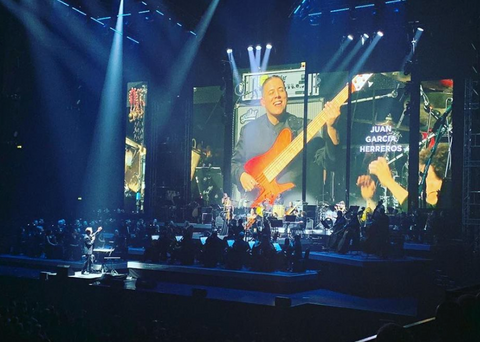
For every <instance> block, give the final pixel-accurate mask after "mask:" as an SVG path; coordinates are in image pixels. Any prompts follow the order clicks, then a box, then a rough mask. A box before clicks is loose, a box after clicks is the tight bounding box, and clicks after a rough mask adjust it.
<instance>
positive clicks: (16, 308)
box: [0, 293, 480, 342]
mask: <svg viewBox="0 0 480 342" xmlns="http://www.w3.org/2000/svg"><path fill="white" fill-rule="evenodd" d="M102 316H105V313H102V312H99V311H98V310H97V309H95V308H92V306H91V303H88V301H87V302H83V304H81V307H69V308H68V309H65V308H63V307H61V306H55V305H54V304H52V303H49V302H38V301H33V302H27V301H26V300H10V302H9V303H8V304H4V305H3V306H0V331H1V332H2V341H16V342H17V341H18V342H21V341H38V342H53V341H67V340H68V341H72V342H77V341H78V342H83V341H104V342H108V341H271V340H272V337H275V339H274V340H278V341H305V340H308V341H314V340H316V341H321V340H328V341H333V340H336V339H335V338H334V336H326V335H325V334H324V333H321V332H318V333H315V336H312V335H309V334H308V333H306V332H302V331H299V330H298V329H297V330H296V329H294V327H290V328H288V329H287V331H288V332H289V333H288V334H285V335H281V336H279V331H281V330H279V331H277V332H276V333H277V334H276V335H274V334H273V333H275V331H272V330H271V329H267V328H266V329H264V330H262V329H258V327H257V328H254V327H250V328H249V329H243V328H242V327H241V325H236V327H237V328H235V327H232V328H231V329H225V328H222V327H221V326H218V325H216V324H212V322H211V321H209V320H208V319H202V317H197V319H195V320H193V321H188V323H187V322H186V321H182V320H178V319H175V318H174V317H170V316H169V315H168V311H164V312H163V313H162V312H149V313H148V315H147V316H146V317H141V316H138V315H129V316H127V315H122V314H120V313H117V314H115V315H113V316H109V315H107V317H103V318H102ZM479 321H480V293H477V294H476V295H475V294H474V293H473V294H463V295H460V296H458V297H456V298H451V299H450V300H446V301H444V302H442V303H441V304H440V305H438V306H437V309H436V312H435V321H433V323H432V324H431V325H430V327H429V328H427V329H423V330H418V327H417V329H410V328H408V329H407V328H404V327H402V326H401V325H398V324H395V323H387V324H384V325H383V326H381V327H380V329H379V330H378V332H377V336H376V341H378V342H451V341H455V342H474V341H478V340H479V338H480V325H479V324H478V322H479ZM354 324H355V322H350V324H349V325H350V326H352V325H354Z"/></svg>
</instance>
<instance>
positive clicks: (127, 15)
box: [117, 13, 132, 17]
mask: <svg viewBox="0 0 480 342" xmlns="http://www.w3.org/2000/svg"><path fill="white" fill-rule="evenodd" d="M131 15H132V13H124V14H122V17H129V16H131ZM117 17H118V16H117Z"/></svg>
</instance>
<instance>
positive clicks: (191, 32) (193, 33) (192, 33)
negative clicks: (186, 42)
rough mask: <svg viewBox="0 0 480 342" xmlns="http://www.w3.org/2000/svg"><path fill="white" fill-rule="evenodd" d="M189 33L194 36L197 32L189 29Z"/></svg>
mask: <svg viewBox="0 0 480 342" xmlns="http://www.w3.org/2000/svg"><path fill="white" fill-rule="evenodd" d="M189 33H190V34H191V35H194V36H196V35H197V34H196V33H195V32H193V31H189Z"/></svg>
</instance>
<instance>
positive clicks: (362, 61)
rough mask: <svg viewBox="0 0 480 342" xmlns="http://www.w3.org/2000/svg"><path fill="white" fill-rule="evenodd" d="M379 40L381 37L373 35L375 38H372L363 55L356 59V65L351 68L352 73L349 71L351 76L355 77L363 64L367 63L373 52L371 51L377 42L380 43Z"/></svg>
mask: <svg viewBox="0 0 480 342" xmlns="http://www.w3.org/2000/svg"><path fill="white" fill-rule="evenodd" d="M380 39H382V36H380V35H378V34H377V35H375V37H374V38H373V41H372V42H371V43H370V45H369V46H368V47H367V48H366V49H365V51H364V52H363V54H362V55H361V56H360V58H359V59H358V61H357V63H356V64H355V65H354V66H353V68H352V71H351V74H352V75H356V74H357V73H358V72H359V70H360V69H361V68H362V67H363V65H364V64H365V62H366V61H367V59H368V57H370V55H371V54H372V52H373V49H375V47H376V46H377V44H378V42H379V41H380Z"/></svg>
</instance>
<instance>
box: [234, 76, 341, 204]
mask: <svg viewBox="0 0 480 342" xmlns="http://www.w3.org/2000/svg"><path fill="white" fill-rule="evenodd" d="M262 87H263V90H262V98H261V100H260V103H261V105H262V106H263V107H264V108H265V112H266V114H265V115H262V116H260V117H259V118H257V119H255V120H254V121H252V122H249V123H248V124H246V125H245V126H243V127H242V129H241V131H240V137H239V139H238V142H237V145H236V147H235V151H234V153H233V156H232V180H233V182H234V183H235V184H236V185H237V187H238V189H239V190H240V191H247V192H249V191H252V190H253V189H254V188H255V187H256V186H257V181H256V180H255V178H254V177H253V176H252V175H250V174H248V173H247V172H246V171H245V168H244V166H245V163H246V162H247V161H249V160H250V159H251V158H253V157H256V156H259V155H261V154H263V153H265V152H267V151H268V150H269V149H270V148H271V147H272V146H273V145H274V142H275V140H276V139H277V136H278V135H279V133H280V132H281V131H282V130H283V129H285V128H288V129H290V130H291V131H292V135H293V138H294V137H295V136H297V135H298V134H299V133H300V132H301V131H302V130H303V119H301V118H299V117H297V116H295V115H293V114H290V113H288V112H287V111H286V108H287V102H288V94H287V91H286V89H285V84H284V82H283V80H282V78H281V77H279V76H270V77H269V78H267V79H266V80H265V82H264V83H263V86H262ZM325 107H326V109H327V110H326V111H325V113H326V116H327V120H326V125H324V126H323V128H322V129H321V130H320V132H319V134H318V136H319V137H320V138H322V139H319V140H321V142H322V144H320V145H323V147H322V148H321V149H319V151H323V152H322V153H320V152H318V151H317V153H316V156H315V162H316V163H317V164H318V165H317V166H316V168H317V169H318V168H321V169H326V167H327V165H326V164H328V163H331V162H334V157H335V153H334V147H335V146H336V145H338V144H339V143H340V140H339V135H338V132H337V129H336V128H335V122H336V121H337V118H338V116H339V115H340V110H339V105H338V104H335V103H332V102H327V103H326V105H325ZM315 140H317V139H315ZM309 146H310V145H309ZM312 151H313V152H315V150H313V149H312ZM297 159H301V158H297ZM312 159H314V158H313V157H312ZM300 170H301V160H300V161H297V162H296V160H293V162H292V163H291V165H289V166H288V167H287V168H286V169H285V170H283V172H282V173H280V175H279V176H278V181H279V182H280V183H285V182H293V183H294V184H296V185H297V186H298V185H299V184H301V171H300ZM297 197H298V196H297Z"/></svg>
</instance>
